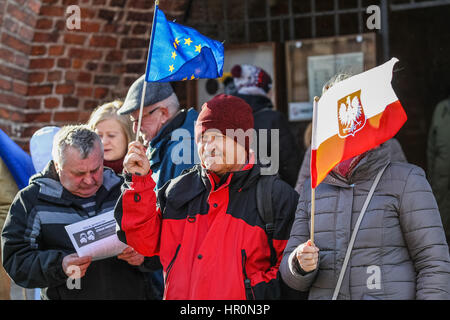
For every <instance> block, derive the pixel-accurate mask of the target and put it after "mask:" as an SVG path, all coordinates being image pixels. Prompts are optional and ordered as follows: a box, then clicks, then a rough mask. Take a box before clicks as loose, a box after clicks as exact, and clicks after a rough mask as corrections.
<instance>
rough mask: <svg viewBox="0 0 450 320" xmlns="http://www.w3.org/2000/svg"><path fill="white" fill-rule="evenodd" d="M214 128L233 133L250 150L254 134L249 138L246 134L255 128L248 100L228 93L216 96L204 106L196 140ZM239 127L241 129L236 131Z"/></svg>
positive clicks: (223, 132)
mask: <svg viewBox="0 0 450 320" xmlns="http://www.w3.org/2000/svg"><path fill="white" fill-rule="evenodd" d="M212 129H216V130H219V131H220V132H221V133H222V134H223V135H227V134H233V136H232V138H234V140H235V141H236V142H238V143H240V144H242V145H243V146H244V147H245V149H246V151H247V152H248V151H249V149H250V143H251V139H252V136H251V135H250V136H249V137H248V138H247V137H244V135H245V133H246V132H247V130H249V129H253V112H252V108H251V107H250V106H249V105H248V103H247V102H245V101H244V100H242V99H241V98H238V97H235V96H230V95H226V94H219V95H217V96H215V97H214V98H212V99H211V100H209V101H208V102H206V103H205V104H203V106H202V110H201V111H200V113H199V115H198V118H197V123H196V125H195V140H196V141H198V139H199V138H200V137H199V136H200V135H202V134H203V133H204V132H205V131H206V130H212ZM227 129H232V130H231V131H230V130H227ZM238 129H241V130H239V131H235V130H238ZM239 132H241V133H242V134H240V133H239Z"/></svg>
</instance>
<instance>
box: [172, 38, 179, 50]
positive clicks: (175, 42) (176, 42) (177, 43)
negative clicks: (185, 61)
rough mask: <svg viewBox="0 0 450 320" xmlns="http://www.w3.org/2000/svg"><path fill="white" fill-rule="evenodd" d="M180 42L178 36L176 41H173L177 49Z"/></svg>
mask: <svg viewBox="0 0 450 320" xmlns="http://www.w3.org/2000/svg"><path fill="white" fill-rule="evenodd" d="M179 44H180V40H178V38H176V39H175V41H174V42H173V47H174V48H175V49H177V46H178V45H179Z"/></svg>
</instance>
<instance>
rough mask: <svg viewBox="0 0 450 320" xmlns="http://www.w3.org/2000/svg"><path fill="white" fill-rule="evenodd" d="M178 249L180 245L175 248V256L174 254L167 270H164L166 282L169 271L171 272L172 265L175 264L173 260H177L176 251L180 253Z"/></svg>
mask: <svg viewBox="0 0 450 320" xmlns="http://www.w3.org/2000/svg"><path fill="white" fill-rule="evenodd" d="M180 247H181V244H179V245H178V246H177V249H176V250H175V254H174V256H173V258H172V260H171V261H170V263H169V266H168V267H167V270H166V281H167V279H169V273H170V270H172V267H173V264H174V262H175V259H176V258H177V255H178V251H180Z"/></svg>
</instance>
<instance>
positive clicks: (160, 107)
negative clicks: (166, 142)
mask: <svg viewBox="0 0 450 320" xmlns="http://www.w3.org/2000/svg"><path fill="white" fill-rule="evenodd" d="M166 100H167V99H165V100H163V101H160V102H157V103H155V104H152V105H149V106H146V107H144V108H143V110H142V122H141V130H140V131H141V135H142V138H143V139H144V145H145V146H148V144H149V143H150V141H152V139H153V138H154V137H156V135H157V134H158V132H159V131H160V130H161V128H162V127H163V126H164V124H165V123H166V122H167V120H169V118H170V115H169V110H168V108H167V107H166V106H165V102H166ZM130 119H131V121H132V122H133V132H134V133H136V131H137V126H138V120H139V109H138V110H136V111H134V112H132V113H131V115H130Z"/></svg>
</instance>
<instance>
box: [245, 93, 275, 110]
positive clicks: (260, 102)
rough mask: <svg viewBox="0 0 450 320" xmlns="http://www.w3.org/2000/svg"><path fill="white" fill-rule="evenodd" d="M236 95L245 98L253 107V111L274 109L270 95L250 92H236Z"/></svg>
mask: <svg viewBox="0 0 450 320" xmlns="http://www.w3.org/2000/svg"><path fill="white" fill-rule="evenodd" d="M236 97H239V98H241V99H243V100H244V101H245V102H247V103H248V104H249V105H250V107H252V109H253V113H255V112H258V111H260V110H262V109H273V105H272V101H270V99H269V98H268V97H265V96H260V95H250V94H236Z"/></svg>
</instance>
